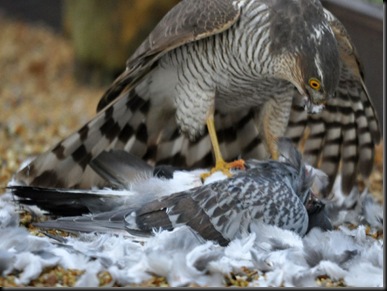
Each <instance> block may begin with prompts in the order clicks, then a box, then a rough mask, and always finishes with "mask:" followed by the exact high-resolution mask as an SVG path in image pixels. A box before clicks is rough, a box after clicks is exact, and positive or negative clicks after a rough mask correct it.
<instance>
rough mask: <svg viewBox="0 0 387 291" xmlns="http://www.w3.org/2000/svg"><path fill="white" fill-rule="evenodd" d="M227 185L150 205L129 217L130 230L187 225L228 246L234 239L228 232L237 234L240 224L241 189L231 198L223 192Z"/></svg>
mask: <svg viewBox="0 0 387 291" xmlns="http://www.w3.org/2000/svg"><path fill="white" fill-rule="evenodd" d="M228 186H229V183H228V181H222V182H220V183H217V182H214V183H212V184H209V185H206V186H202V187H198V188H195V189H191V190H188V191H184V192H180V193H176V194H173V195H171V196H168V197H166V198H163V199H161V200H156V201H153V202H151V203H148V204H146V205H144V206H143V207H141V208H139V209H137V210H136V211H135V213H134V214H135V215H133V216H132V217H129V216H128V217H127V222H128V225H127V227H128V231H129V232H131V230H134V231H136V230H137V231H138V230H142V231H148V232H150V231H152V230H153V229H158V228H162V229H173V228H175V227H177V226H180V225H187V226H189V227H191V228H192V229H194V230H195V231H197V232H198V233H199V234H200V235H201V236H202V237H203V238H205V239H207V240H213V241H217V242H218V243H219V244H221V245H226V244H228V242H229V239H230V237H232V235H230V234H229V232H233V233H232V234H234V232H236V230H235V229H238V228H239V225H240V215H239V210H238V207H237V206H236V205H237V203H238V202H239V201H238V200H237V195H236V194H238V193H239V191H240V189H237V190H236V191H235V192H238V193H228V194H229V195H228V194H227V193H225V192H224V191H223V190H225V189H226V187H228ZM220 188H221V189H220ZM230 226H231V227H230ZM234 230H235V231H234Z"/></svg>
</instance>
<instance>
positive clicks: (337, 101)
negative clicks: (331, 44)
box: [286, 9, 381, 194]
mask: <svg viewBox="0 0 387 291" xmlns="http://www.w3.org/2000/svg"><path fill="white" fill-rule="evenodd" d="M324 13H325V15H326V18H327V19H328V22H329V24H330V26H331V28H332V30H333V32H334V34H335V37H336V41H337V44H338V48H339V54H340V61H341V74H340V80H339V84H338V88H337V90H336V96H335V97H334V98H331V99H330V100H328V102H327V104H326V108H325V110H323V111H322V112H321V114H317V115H309V116H308V115H307V114H306V112H305V111H304V110H303V108H301V107H297V106H294V107H293V109H292V113H291V115H290V119H289V125H288V129H287V132H286V135H287V136H288V137H291V138H292V139H293V140H294V141H296V142H298V141H300V139H301V140H302V137H305V138H306V140H305V144H304V152H303V153H304V158H305V160H306V161H307V162H308V163H310V164H311V165H313V166H316V167H318V168H319V169H321V170H323V171H324V172H325V173H326V174H327V175H328V177H329V182H330V184H329V186H328V187H327V193H328V194H329V193H330V190H331V189H332V187H333V183H334V181H335V177H336V175H337V173H338V172H339V167H340V166H341V175H342V190H343V192H344V193H347V194H349V193H350V192H351V190H352V187H353V186H354V185H355V181H356V175H357V173H360V174H362V175H363V176H364V177H365V178H367V177H368V176H369V175H370V173H371V171H372V169H373V162H374V151H375V145H376V144H378V143H379V142H380V138H381V136H380V129H379V125H378V118H377V115H376V112H375V110H374V109H373V106H372V101H371V98H370V96H369V94H368V92H367V89H366V87H365V85H364V75H363V71H362V66H361V64H360V61H359V58H358V56H357V53H356V50H355V47H354V45H353V43H352V41H351V39H350V37H349V35H348V33H347V31H346V29H345V28H344V26H343V25H342V23H341V22H340V21H339V20H338V19H337V18H336V17H335V16H333V15H332V14H331V13H330V12H329V11H328V10H326V9H325V10H324ZM302 133H305V135H304V136H303V134H302ZM337 161H340V163H338V162H337Z"/></svg>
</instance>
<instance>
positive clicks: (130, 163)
mask: <svg viewBox="0 0 387 291" xmlns="http://www.w3.org/2000/svg"><path fill="white" fill-rule="evenodd" d="M90 166H91V167H92V169H93V170H94V171H95V172H96V173H97V174H98V175H100V176H101V177H103V178H104V179H105V180H106V181H107V182H108V184H109V185H112V186H115V187H117V188H119V189H127V188H128V185H130V184H131V183H133V181H135V180H138V179H146V178H150V177H152V175H153V167H151V166H150V165H148V164H147V163H146V162H145V161H144V160H142V159H140V158H139V157H137V156H135V155H133V154H131V153H129V152H127V151H124V150H117V149H112V150H109V151H103V152H102V153H101V154H99V155H98V156H97V157H96V158H95V159H93V160H91V162H90Z"/></svg>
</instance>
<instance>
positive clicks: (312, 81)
mask: <svg viewBox="0 0 387 291" xmlns="http://www.w3.org/2000/svg"><path fill="white" fill-rule="evenodd" d="M309 86H310V87H311V88H312V89H314V90H316V91H318V90H320V88H321V84H320V81H319V80H317V79H315V78H310V79H309Z"/></svg>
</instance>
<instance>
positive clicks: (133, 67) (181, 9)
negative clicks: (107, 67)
mask: <svg viewBox="0 0 387 291" xmlns="http://www.w3.org/2000/svg"><path fill="white" fill-rule="evenodd" d="M242 2H243V0H211V1H208V0H195V1H192V0H182V1H181V2H179V3H178V4H177V5H176V6H175V7H173V8H172V9H171V10H170V11H169V12H168V13H167V14H166V15H165V16H164V17H163V18H162V19H161V21H160V22H159V23H158V24H157V26H156V27H155V28H154V30H153V31H152V32H151V33H150V34H149V36H148V37H147V39H145V41H144V42H143V43H142V44H141V45H140V47H139V48H138V49H137V50H136V51H135V53H134V54H133V55H132V56H131V57H130V58H129V60H128V61H127V69H126V71H125V72H124V73H122V74H121V75H120V76H119V77H118V78H117V79H116V80H115V81H114V83H113V84H112V85H111V87H110V88H109V89H108V90H107V91H106V93H105V94H104V95H103V96H102V98H101V100H100V102H99V104H98V106H97V110H98V111H100V110H102V109H103V108H105V107H106V106H107V105H108V104H109V103H111V102H112V101H113V100H114V99H116V98H117V97H118V96H119V95H120V94H121V92H123V91H124V90H125V91H126V90H130V89H131V88H133V86H134V85H135V84H137V82H138V81H139V80H141V79H142V77H143V76H144V75H145V74H146V73H148V72H149V71H150V70H151V69H152V65H153V64H154V63H155V62H156V61H157V60H158V59H159V58H160V57H161V56H162V55H164V54H165V53H167V52H168V51H170V50H172V49H174V48H176V47H179V46H181V45H183V44H186V43H189V42H192V41H196V40H199V39H202V38H205V37H208V36H211V35H214V34H217V33H220V32H222V31H224V30H226V29H228V28H229V27H231V26H232V25H233V24H234V23H235V22H236V21H237V20H238V18H239V15H240V6H241V3H242Z"/></svg>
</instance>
